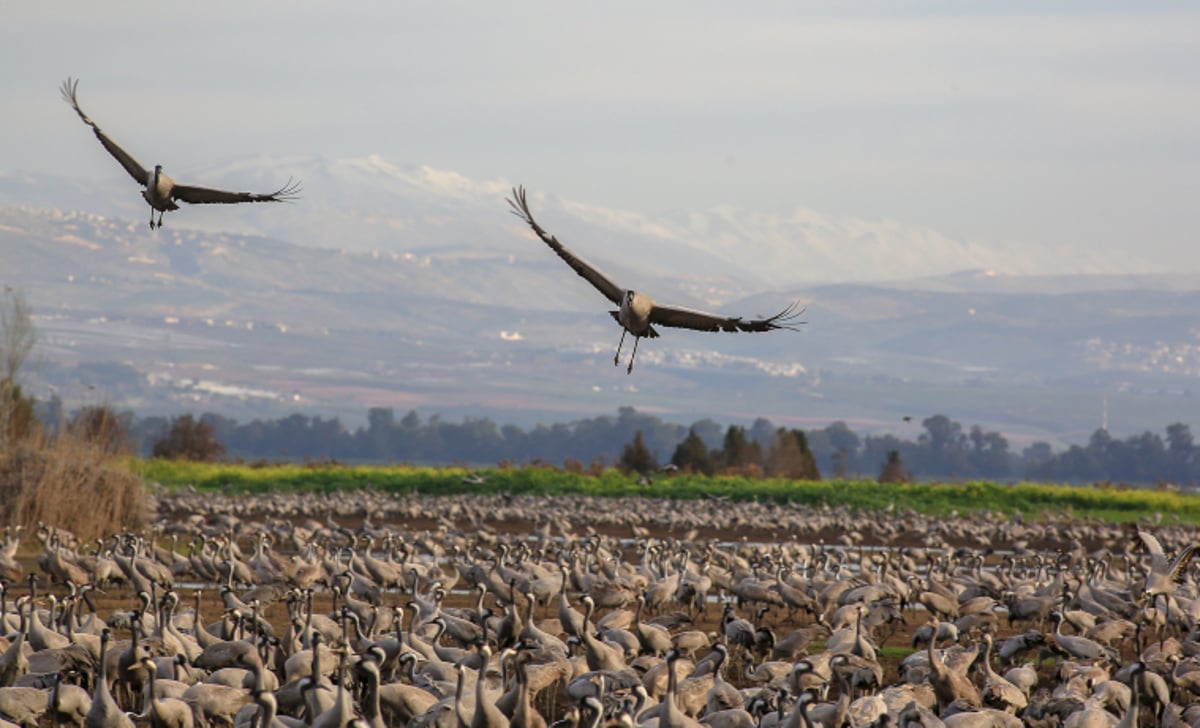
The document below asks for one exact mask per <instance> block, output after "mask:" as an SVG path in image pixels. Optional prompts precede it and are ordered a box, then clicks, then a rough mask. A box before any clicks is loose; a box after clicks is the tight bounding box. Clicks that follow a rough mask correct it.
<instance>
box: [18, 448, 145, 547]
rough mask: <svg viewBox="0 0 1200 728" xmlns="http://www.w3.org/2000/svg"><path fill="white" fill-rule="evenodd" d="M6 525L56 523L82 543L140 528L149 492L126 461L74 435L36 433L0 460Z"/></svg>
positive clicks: (27, 525) (143, 522)
mask: <svg viewBox="0 0 1200 728" xmlns="http://www.w3.org/2000/svg"><path fill="white" fill-rule="evenodd" d="M0 505H3V508H2V509H0V510H2V515H0V518H2V519H3V523H4V525H14V526H15V525H23V526H26V527H32V526H34V525H36V524H37V523H38V522H39V521H42V522H45V523H53V524H55V525H56V526H58V527H60V528H66V529H69V530H71V531H73V532H74V533H75V534H77V535H78V536H80V537H82V538H88V539H90V538H94V537H96V536H101V535H107V534H110V533H114V532H119V531H123V530H126V529H131V528H133V529H136V528H141V527H142V526H144V525H145V523H146V520H147V514H146V497H145V487H144V485H143V483H142V480H141V479H140V478H138V477H137V476H135V475H133V474H132V473H130V472H129V470H128V468H127V467H126V466H125V463H124V459H123V458H121V457H120V456H118V455H115V454H113V453H111V452H109V451H108V449H107V448H105V447H104V446H103V445H101V444H98V443H96V442H95V441H93V440H89V439H88V438H86V437H85V436H83V435H80V434H77V433H75V432H73V431H68V432H64V433H61V434H60V435H59V436H57V437H53V438H50V437H47V436H44V435H42V434H40V433H39V434H35V435H31V436H29V437H26V438H23V439H21V440H20V441H17V442H15V443H12V444H10V445H9V446H8V447H6V448H5V449H4V451H3V454H2V455H0Z"/></svg>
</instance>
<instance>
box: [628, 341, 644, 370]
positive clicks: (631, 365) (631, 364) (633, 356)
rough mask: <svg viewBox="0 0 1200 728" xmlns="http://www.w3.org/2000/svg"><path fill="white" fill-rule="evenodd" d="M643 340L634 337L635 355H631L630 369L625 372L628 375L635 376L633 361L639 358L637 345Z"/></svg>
mask: <svg viewBox="0 0 1200 728" xmlns="http://www.w3.org/2000/svg"><path fill="white" fill-rule="evenodd" d="M641 339H642V337H640V336H635V337H633V353H632V354H630V355H629V368H628V369H626V370H625V373H626V374H633V360H634V358H635V357H637V345H638V342H639V341H641Z"/></svg>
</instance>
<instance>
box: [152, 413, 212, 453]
mask: <svg viewBox="0 0 1200 728" xmlns="http://www.w3.org/2000/svg"><path fill="white" fill-rule="evenodd" d="M224 452H225V448H224V447H222V446H221V443H219V442H217V439H216V437H215V436H214V435H213V428H212V425H210V424H208V423H207V422H205V421H204V420H203V419H200V420H197V419H196V418H194V417H192V415H190V414H186V415H181V416H179V417H176V418H175V419H173V420H171V426H170V428H169V429H168V430H167V431H166V432H164V433H163V436H162V438H161V439H160V440H159V441H158V442H156V443H154V448H153V450H152V454H153V455H154V457H156V458H164V459H166V460H194V461H196V462H212V461H214V460H216V459H217V458H219V457H221V454H222V453H224Z"/></svg>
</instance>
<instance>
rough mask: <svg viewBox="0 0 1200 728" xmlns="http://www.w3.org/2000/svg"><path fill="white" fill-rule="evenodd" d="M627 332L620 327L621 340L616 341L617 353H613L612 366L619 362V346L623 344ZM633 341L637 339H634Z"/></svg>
mask: <svg viewBox="0 0 1200 728" xmlns="http://www.w3.org/2000/svg"><path fill="white" fill-rule="evenodd" d="M626 333H628V332H627V331H626V330H625V328H624V327H621V340H620V341H618V342H617V353H616V354H613V366H614V367H615V366H618V365H619V364H620V363H621V347H622V346H623V345H624V344H625V334H626ZM634 341H637V340H636V339H634Z"/></svg>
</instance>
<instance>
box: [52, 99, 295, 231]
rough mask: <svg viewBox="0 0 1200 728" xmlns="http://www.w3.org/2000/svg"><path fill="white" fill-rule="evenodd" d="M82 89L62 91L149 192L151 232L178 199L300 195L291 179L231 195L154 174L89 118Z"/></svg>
mask: <svg viewBox="0 0 1200 728" xmlns="http://www.w3.org/2000/svg"><path fill="white" fill-rule="evenodd" d="M78 88H79V81H78V79H76V80H72V79H70V78H67V80H66V81H64V82H63V85H62V87H61V88H60V89H59V90H60V91H61V92H62V97H63V100H65V101H66V102H67V103H68V104H70V105H71V108H73V109H75V113H76V114H79V118H80V119H83V123H84V124H87V125H88V126H90V127H92V131H93V132H94V133H95V134H96V138H97V139H99V140H100V144H101V145H102V146H103V147H104V148H105V149H106V150H108V153H109V154H111V155H112V156H113V158H114V159H116V160H117V161H118V162H120V163H121V166H122V167H124V168H125V171H126V172H128V173H129V176H130V177H133V179H134V181H135V182H137V183H138V184H140V185H141V186H142V187H144V188H145V189H144V190H142V197H143V198H145V200H146V202H147V203H148V204H149V205H150V229H152V230H153V229H154V228H155V227H162V218H163V213H164V212H167V211H169V210H178V209H179V205H176V204H175V202H176V200H179V201H182V202H188V203H191V204H193V205H211V204H233V203H237V202H291V201H292V200H295V199H297V198H299V196H300V183H299V182H293V181H292V180H290V179H289V180H288V181H287V184H285V185H284V186H283V187H280V188H279V189H277V190H275V191H274V192H269V193H267V194H258V193H254V192H227V191H225V190H216V189H212V188H210V187H193V186H191V185H181V184H177V183H176V182H175V180H173V179H171V178H170V177H168V176H167V175H166V174H164V173H163V171H162V165H161V164H156V165H154V169H153V171H151V170H148V169H146V168H145V167H143V166H142V165H141V163H140V162H138V161H137V160H136V159H134V158H133V155H131V154H130V153H129V152H127V151H125V150H124V149H122V148H121V147H120V146H119V145H118V144H117V143H116V142H114V141H113V140H112V139H110V138H109V137H108V135H107V134H105V133H104V132H103V131H101V130H100V127H99V126H97V125H96V122H94V121H92V120H91V119H90V118H88V115H87V114H85V113H83V109H81V108H79V100H78V99H77V98H76V91H77V90H78ZM155 210H157V211H158V224H157V225H155V223H154V211H155Z"/></svg>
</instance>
